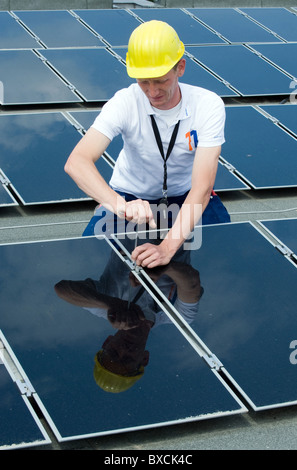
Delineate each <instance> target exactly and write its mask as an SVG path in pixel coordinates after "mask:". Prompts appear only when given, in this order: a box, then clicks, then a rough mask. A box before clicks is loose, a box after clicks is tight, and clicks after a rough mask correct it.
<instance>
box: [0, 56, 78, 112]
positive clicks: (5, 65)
mask: <svg viewBox="0 0 297 470" xmlns="http://www.w3.org/2000/svg"><path fill="white" fill-rule="evenodd" d="M42 51H43V49H42ZM0 70H1V81H2V83H3V96H4V98H3V102H2V103H1V102H0V104H5V105H12V104H41V103H65V102H79V101H81V99H80V98H79V97H78V96H76V95H75V94H74V93H73V92H72V91H71V90H70V89H69V88H67V86H66V85H65V84H64V83H63V82H62V80H61V79H60V78H59V77H58V76H57V75H56V74H55V73H54V72H52V71H51V70H50V69H49V68H48V67H47V66H46V65H45V64H43V63H42V61H41V60H40V59H39V58H38V57H37V56H36V55H35V54H34V53H33V52H32V51H0Z"/></svg>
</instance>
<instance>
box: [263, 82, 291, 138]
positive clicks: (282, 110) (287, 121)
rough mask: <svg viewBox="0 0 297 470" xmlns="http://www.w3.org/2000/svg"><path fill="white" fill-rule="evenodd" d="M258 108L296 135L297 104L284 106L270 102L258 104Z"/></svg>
mask: <svg viewBox="0 0 297 470" xmlns="http://www.w3.org/2000/svg"><path fill="white" fill-rule="evenodd" d="M296 85H297V82H296ZM260 108H261V109H263V111H265V112H267V113H268V114H269V115H270V116H271V117H272V118H274V119H276V120H277V121H278V123H279V125H281V126H282V127H284V128H286V129H287V130H289V131H290V132H292V133H293V134H295V135H297V106H294V104H292V105H290V104H287V105H286V106H284V105H281V104H274V105H273V104H270V105H263V106H260Z"/></svg>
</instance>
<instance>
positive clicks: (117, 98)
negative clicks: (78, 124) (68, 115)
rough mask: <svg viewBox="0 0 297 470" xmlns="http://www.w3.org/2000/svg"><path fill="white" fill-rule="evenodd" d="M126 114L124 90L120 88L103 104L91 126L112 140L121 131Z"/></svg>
mask: <svg viewBox="0 0 297 470" xmlns="http://www.w3.org/2000/svg"><path fill="white" fill-rule="evenodd" d="M127 115H128V111H127V106H126V99H125V96H124V90H121V91H120V92H117V93H116V94H115V95H114V96H113V97H112V98H111V99H110V100H109V101H108V102H107V103H105V104H104V106H103V107H102V110H101V112H100V113H99V114H98V116H97V117H96V119H95V121H94V122H93V124H92V126H91V127H92V128H94V129H96V130H97V131H100V132H101V133H102V134H104V135H105V136H106V137H108V138H109V139H110V140H113V139H114V137H116V136H117V135H119V134H121V133H122V132H123V129H124V128H125V125H126V119H127Z"/></svg>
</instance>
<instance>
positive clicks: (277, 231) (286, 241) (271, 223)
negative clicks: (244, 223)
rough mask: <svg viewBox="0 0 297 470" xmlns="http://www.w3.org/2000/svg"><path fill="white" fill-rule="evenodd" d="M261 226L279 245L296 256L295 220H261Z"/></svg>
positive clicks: (296, 233) (296, 222)
mask: <svg viewBox="0 0 297 470" xmlns="http://www.w3.org/2000/svg"><path fill="white" fill-rule="evenodd" d="M262 224H263V225H264V227H266V228H268V230H270V232H271V233H272V234H273V235H274V236H275V237H277V238H278V240H279V241H280V243H282V244H283V245H285V246H287V247H288V248H289V249H290V250H291V251H293V252H294V253H295V254H297V219H282V220H263V221H262Z"/></svg>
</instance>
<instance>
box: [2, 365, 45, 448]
mask: <svg viewBox="0 0 297 470" xmlns="http://www.w3.org/2000/svg"><path fill="white" fill-rule="evenodd" d="M0 393H1V400H0V420H1V432H0V450H7V449H16V448H24V447H28V446H35V445H41V444H46V443H48V442H49V439H46V438H45V432H43V433H42V432H41V430H40V428H39V427H38V425H37V423H36V421H35V418H34V417H33V415H32V411H29V408H30V405H29V404H28V401H27V400H26V401H25V400H24V399H23V397H22V395H21V394H20V392H19V390H18V389H17V387H16V385H15V383H13V382H12V379H11V377H10V375H9V374H8V372H7V370H6V368H5V367H4V365H3V364H2V365H1V363H0Z"/></svg>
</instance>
